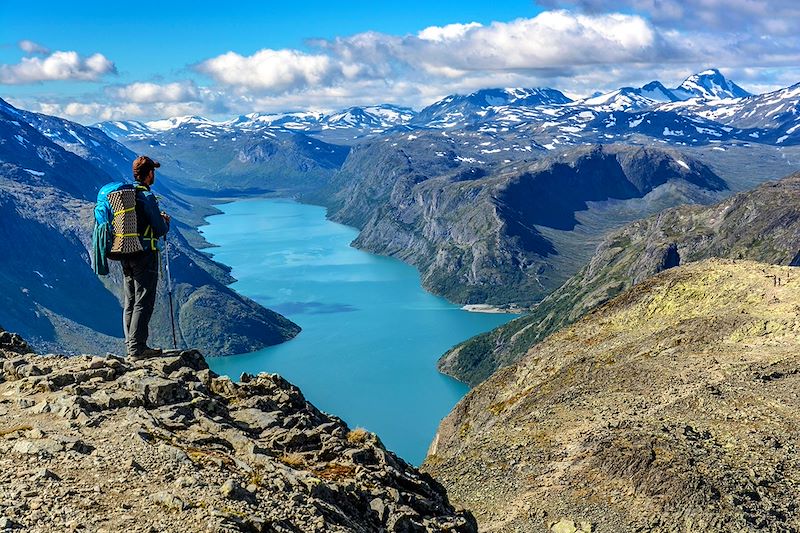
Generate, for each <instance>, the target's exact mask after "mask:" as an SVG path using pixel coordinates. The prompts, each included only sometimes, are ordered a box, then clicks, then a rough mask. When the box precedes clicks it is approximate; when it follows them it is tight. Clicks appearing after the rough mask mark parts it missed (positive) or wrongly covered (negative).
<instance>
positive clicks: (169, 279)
mask: <svg viewBox="0 0 800 533" xmlns="http://www.w3.org/2000/svg"><path fill="white" fill-rule="evenodd" d="M164 257H166V258H167V259H166V261H165V263H166V265H165V266H166V267H167V294H169V320H170V322H172V347H173V348H174V349H176V350H177V349H178V341H177V340H176V338H175V310H174V309H173V306H172V274H170V271H169V241H167V236H166V235H164Z"/></svg>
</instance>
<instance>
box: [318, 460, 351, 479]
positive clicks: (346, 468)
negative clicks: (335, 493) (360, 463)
mask: <svg viewBox="0 0 800 533" xmlns="http://www.w3.org/2000/svg"><path fill="white" fill-rule="evenodd" d="M314 475H316V476H317V477H319V478H322V479H324V480H326V481H341V480H343V479H353V477H354V476H355V475H356V467H355V466H352V465H340V464H338V463H328V464H327V465H325V466H324V467H322V468H320V469H319V470H314Z"/></svg>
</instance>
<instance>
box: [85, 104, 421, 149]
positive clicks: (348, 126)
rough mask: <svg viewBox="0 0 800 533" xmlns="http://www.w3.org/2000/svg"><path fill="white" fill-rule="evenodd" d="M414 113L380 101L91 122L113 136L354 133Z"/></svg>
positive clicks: (398, 122)
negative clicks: (334, 108) (328, 108)
mask: <svg viewBox="0 0 800 533" xmlns="http://www.w3.org/2000/svg"><path fill="white" fill-rule="evenodd" d="M415 115H416V113H415V112H414V110H413V109H411V108H408V107H400V106H395V105H391V104H381V105H375V106H366V107H349V108H347V109H344V110H342V111H338V112H336V113H331V114H325V113H322V112H318V111H303V112H292V113H249V114H247V115H240V116H238V117H236V118H233V119H231V120H225V121H213V120H209V119H207V118H204V117H199V116H184V117H172V118H167V119H162V120H154V121H150V122H138V121H107V122H100V123H98V124H95V127H96V128H99V129H101V130H102V131H103V132H105V133H106V134H107V135H109V136H110V137H112V138H114V139H118V140H120V139H131V140H142V139H146V138H152V137H156V136H158V135H159V134H163V133H166V132H171V131H184V132H186V133H188V134H194V135H199V136H203V137H210V136H211V135H215V136H216V135H220V134H222V135H235V134H236V132H237V131H238V132H242V131H244V132H256V131H273V132H276V131H295V132H306V133H319V132H322V131H325V130H347V131H352V132H354V133H363V132H369V133H381V132H383V131H385V130H388V129H390V128H394V127H396V126H402V125H405V124H408V122H409V121H410V120H411V119H412V118H414V116H415Z"/></svg>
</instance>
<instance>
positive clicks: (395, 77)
mask: <svg viewBox="0 0 800 533" xmlns="http://www.w3.org/2000/svg"><path fill="white" fill-rule="evenodd" d="M546 1H552V3H553V4H557V5H558V6H564V5H567V4H566V3H564V2H561V1H560V0H546ZM610 1H611V3H612V4H614V5H617V6H619V7H620V8H621V9H623V8H624V9H625V10H626V11H628V12H629V13H628V14H621V13H603V12H601V11H599V10H600V9H601V8H600V7H598V6H600V4H602V2H600V0H577V1H576V2H572V3H571V4H581V6H582V7H583V10H582V11H580V12H570V11H565V10H555V11H545V12H542V13H540V14H539V15H537V16H536V17H533V18H520V19H516V20H513V21H510V22H493V23H491V24H486V25H482V24H478V23H475V22H470V23H463V24H462V23H456V24H448V25H443V26H430V27H427V28H424V29H422V30H421V31H419V32H418V33H415V34H409V35H389V34H385V33H379V32H364V33H360V34H356V35H352V36H346V37H337V38H333V39H323V40H314V41H309V42H308V46H309V50H305V51H300V50H293V49H283V50H273V49H263V50H260V51H257V52H255V53H253V54H252V55H242V54H239V53H236V52H233V51H231V52H228V53H226V54H222V55H219V56H216V57H212V58H209V59H207V60H205V61H202V62H200V63H197V64H195V65H193V68H194V69H195V70H196V71H197V72H200V73H202V74H204V75H206V76H208V77H209V78H210V80H212V83H211V84H210V86H209V87H203V86H200V85H198V84H196V83H194V82H191V81H188V80H184V81H175V82H170V83H150V82H137V83H132V84H129V85H125V86H112V87H108V88H107V89H106V91H105V97H106V99H109V100H110V101H106V102H103V101H102V100H103V98H102V97H101V96H97V95H95V96H93V97H85V99H87V100H88V101H90V103H82V104H77V103H70V102H61V103H51V104H48V105H52V106H56V107H54V108H53V109H56V110H57V111H58V112H59V113H58V114H61V115H62V116H69V117H70V118H73V119H76V120H79V121H84V122H86V121H88V122H94V121H97V120H106V119H109V118H114V119H116V118H141V119H153V118H162V117H165V116H173V115H186V114H200V115H204V116H209V117H210V118H224V117H230V116H232V115H236V114H240V113H249V112H253V111H263V112H281V111H296V110H306V109H314V110H321V111H330V110H336V109H341V108H344V107H347V106H350V105H370V104H375V103H382V102H391V103H397V104H401V105H408V106H411V107H415V108H420V107H423V106H425V105H428V104H430V103H432V102H433V101H435V100H436V99H438V98H441V97H443V96H445V95H447V94H452V93H462V94H463V93H469V92H472V91H475V90H477V89H481V88H485V87H512V86H528V87H536V86H549V87H555V88H557V89H560V90H562V91H563V92H565V93H566V94H568V95H569V96H572V97H583V96H587V95H589V94H591V93H592V92H594V91H597V90H600V91H607V90H610V89H616V88H618V87H620V86H623V85H642V84H644V83H647V82H648V81H651V80H655V79H658V80H660V81H662V82H663V83H664V84H665V85H667V86H676V85H677V84H679V83H680V82H681V81H682V80H683V79H684V78H685V77H686V76H688V75H690V74H692V73H695V72H699V71H702V70H705V69H707V68H710V67H717V68H720V69H722V71H723V72H724V73H725V74H726V75H730V76H731V79H733V80H734V81H736V82H737V83H739V84H740V85H742V86H743V87H744V88H745V89H748V90H751V91H753V92H763V91H766V90H774V89H777V88H779V87H784V86H787V85H792V84H793V83H796V82H797V81H798V80H800V77H798V73H799V69H798V68H797V67H796V65H800V41H798V40H797V39H796V38H795V37H793V36H780V35H776V36H764V35H758V34H752V35H751V34H742V33H739V32H735V31H734V32H726V31H724V30H713V31H712V30H708V31H705V30H703V31H701V30H700V29H698V28H699V27H700V25H693V26H692V28H687V27H686V26H685V25H680V24H677V23H676V24H673V25H669V24H668V23H667V21H668V20H669V19H670V17H672V18H673V19H674V18H675V17H678V15H679V14H681V13H682V14H683V15H685V14H686V13H690V14H694V15H697V16H698V17H700V18H702V17H703V16H705V17H706V18H707V17H709V16H710V15H708V13H711V12H713V10H712V8H713V7H714V6H715V5H721V4H720V3H719V2H720V1H721V0H719V1H718V0H698V3H697V4H692V5H691V6H690V5H689V3H685V2H678V1H677V0H663V1H661V0H610ZM731 1H732V2H733V4H731V5H732V6H733V7H732V9H733V10H734V11H736V12H737V13H740V14H741V13H745V12H746V10H745V8H744V7H742V6H743V5H744V4H746V3H747V2H750V1H751V0H731ZM777 1H778V3H779V4H781V5H782V6H783V9H784V11H785V12H786V13H789V12H790V7H791V6H790V5H789V4H788V3H786V2H784V1H783V0H777ZM704 6H705V7H704ZM595 8H596V9H595ZM632 9H633V10H640V11H639V13H640V14H631V13H630V11H631V10H632ZM703 10H705V11H703ZM709 10H711V11H709ZM737 10H738V11H737ZM721 11H723V9H722V8H719V9H718V10H717V12H721ZM703 13H705V15H703ZM683 15H682V16H683ZM738 16H739V15H736V16H734V15H730V16H729V18H730V17H732V18H730V20H733V19H735V18H736V17H738ZM787 20H789V21H792V20H794V19H791V18H789V19H787ZM693 24H694V23H693ZM715 24H716V23H715ZM57 53H58V52H57ZM57 53H56V54H57ZM52 56H55V54H52ZM52 56H48V58H50V57H52ZM100 57H101V58H102V56H100ZM48 58H44V59H39V58H31V59H37V60H39V61H42V62H44V61H46V60H47V59H48ZM102 59H105V58H102ZM106 61H107V60H106ZM86 62H87V67H86V68H89V66H88V60H86ZM98 66H99V67H100V68H101V69H102V65H99V64H98ZM15 67H17V66H15ZM112 67H113V65H112ZM8 68H11V67H7V66H6V67H0V80H2V79H3V77H4V75H6V74H7V72H6V71H5V70H3V69H8ZM16 74H18V73H16ZM50 79H54V78H50ZM91 100H94V101H93V102H91ZM33 104H34V105H35V104H36V103H35V102H34V103H33Z"/></svg>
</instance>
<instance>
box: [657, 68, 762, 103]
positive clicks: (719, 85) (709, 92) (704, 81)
mask: <svg viewBox="0 0 800 533" xmlns="http://www.w3.org/2000/svg"><path fill="white" fill-rule="evenodd" d="M672 93H673V94H674V95H675V96H677V97H678V99H680V100H688V99H689V98H698V97H699V98H702V99H705V100H714V99H721V98H743V97H745V96H750V93H749V92H747V91H745V90H744V89H742V88H741V87H739V86H738V85H736V84H735V83H733V82H732V81H730V80H729V79H727V78H726V77H725V76H723V74H722V73H721V72H720V71H719V70H717V69H715V68H712V69H708V70H704V71H703V72H700V73H698V74H693V75H691V76H689V77H688V78H686V79H685V80H684V81H683V83H681V84H680V85H678V86H677V87H676V88H674V89H672Z"/></svg>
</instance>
